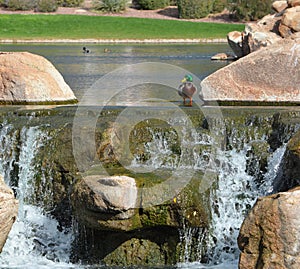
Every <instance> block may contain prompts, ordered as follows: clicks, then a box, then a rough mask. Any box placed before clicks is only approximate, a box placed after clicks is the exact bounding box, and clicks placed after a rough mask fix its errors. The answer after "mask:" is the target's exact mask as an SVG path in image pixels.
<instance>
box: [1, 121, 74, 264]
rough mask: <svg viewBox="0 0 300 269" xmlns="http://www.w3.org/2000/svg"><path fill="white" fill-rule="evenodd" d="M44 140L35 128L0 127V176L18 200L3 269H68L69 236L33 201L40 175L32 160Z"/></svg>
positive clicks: (41, 133) (43, 136) (70, 241)
mask: <svg viewBox="0 0 300 269" xmlns="http://www.w3.org/2000/svg"><path fill="white" fill-rule="evenodd" d="M47 139H48V137H47V134H46V133H44V132H43V131H41V130H40V129H39V128H38V127H23V128H22V129H21V130H20V131H19V130H16V129H14V127H13V126H12V125H10V124H7V123H3V124H2V128H1V130H0V143H1V151H0V172H1V173H2V174H3V175H4V176H5V181H6V182H7V183H8V184H9V185H10V186H11V187H12V188H13V189H14V191H15V193H16V197H17V199H18V200H19V212H18V217H17V220H16V222H15V223H14V225H13V228H12V230H11V232H10V234H9V238H8V240H7V242H6V244H5V246H4V249H3V251H2V253H1V255H0V267H2V268H3V267H5V268H41V267H42V266H45V267H46V268H49V267H51V268H52V267H55V266H58V267H63V266H64V265H66V266H68V268H70V267H69V265H68V263H69V255H70V251H71V243H72V233H70V232H68V231H59V230H58V223H57V221H56V220H55V219H53V218H52V217H51V216H50V215H49V214H47V212H45V211H44V210H43V208H42V207H41V206H38V205H35V199H34V198H33V197H34V194H33V190H34V184H35V176H36V174H37V173H42V171H37V169H36V165H35V156H36V154H37V152H38V149H39V148H40V147H42V146H43V143H44V142H45V141H46V140H47ZM47 180H51V179H47ZM41 195H47V194H41Z"/></svg>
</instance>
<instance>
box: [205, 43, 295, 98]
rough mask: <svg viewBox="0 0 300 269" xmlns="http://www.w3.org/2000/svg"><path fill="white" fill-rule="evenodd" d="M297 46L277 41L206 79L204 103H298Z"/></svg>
mask: <svg viewBox="0 0 300 269" xmlns="http://www.w3.org/2000/svg"><path fill="white" fill-rule="evenodd" d="M299 57H300V44H299V43H297V42H296V41H289V42H288V41H285V42H278V43H276V44H274V45H273V46H269V47H266V48H265V49H261V50H259V51H256V52H254V53H251V54H249V55H247V56H245V57H243V58H241V59H239V60H237V61H235V62H234V63H231V64H230V65H228V66H226V67H224V68H222V69H220V70H218V71H216V72H215V73H213V74H211V75H210V76H208V77H206V78H205V79H204V80H203V81H202V83H201V87H202V92H203V96H204V101H205V102H210V101H221V102H227V103H228V102H250V103H254V104H255V103H264V102H269V103H270V102H271V103H292V104H295V103H299V102H300V88H299V85H300V73H299V72H298V70H299V63H298V59H299Z"/></svg>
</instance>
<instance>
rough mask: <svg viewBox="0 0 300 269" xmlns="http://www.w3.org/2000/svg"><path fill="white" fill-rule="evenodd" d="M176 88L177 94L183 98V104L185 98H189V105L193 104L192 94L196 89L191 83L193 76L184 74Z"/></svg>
mask: <svg viewBox="0 0 300 269" xmlns="http://www.w3.org/2000/svg"><path fill="white" fill-rule="evenodd" d="M181 82H182V84H180V86H179V88H178V94H179V95H180V96H181V97H182V98H183V104H184V105H185V99H190V103H189V105H190V106H192V105H193V95H194V93H195V92H196V91H197V88H196V86H195V85H194V83H193V77H192V76H191V75H185V76H184V79H183V80H182V81H181Z"/></svg>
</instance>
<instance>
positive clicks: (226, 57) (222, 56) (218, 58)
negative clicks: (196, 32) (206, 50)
mask: <svg viewBox="0 0 300 269" xmlns="http://www.w3.org/2000/svg"><path fill="white" fill-rule="evenodd" d="M235 59H236V57H234V56H233V55H231V54H228V53H217V54H215V55H213V56H212V57H211V60H214V61H227V60H228V61H229V60H235Z"/></svg>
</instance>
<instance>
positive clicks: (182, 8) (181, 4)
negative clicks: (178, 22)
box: [177, 0, 214, 19]
mask: <svg viewBox="0 0 300 269" xmlns="http://www.w3.org/2000/svg"><path fill="white" fill-rule="evenodd" d="M213 2H214V0H178V2H177V6H178V13H179V18H182V19H199V18H204V17H206V16H207V15H208V14H209V13H211V12H212V10H213Z"/></svg>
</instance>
